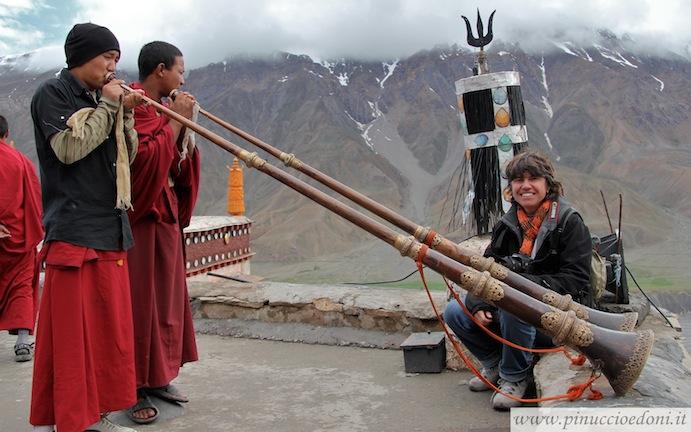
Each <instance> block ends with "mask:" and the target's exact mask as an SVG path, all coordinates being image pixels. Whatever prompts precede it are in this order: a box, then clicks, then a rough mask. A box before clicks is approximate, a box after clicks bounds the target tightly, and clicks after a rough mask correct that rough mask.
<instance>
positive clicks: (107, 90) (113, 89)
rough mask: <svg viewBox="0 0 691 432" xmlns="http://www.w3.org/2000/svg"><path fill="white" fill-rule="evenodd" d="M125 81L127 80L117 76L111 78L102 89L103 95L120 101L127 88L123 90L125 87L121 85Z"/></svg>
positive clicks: (115, 101) (116, 101)
mask: <svg viewBox="0 0 691 432" xmlns="http://www.w3.org/2000/svg"><path fill="white" fill-rule="evenodd" d="M124 83H125V81H123V80H119V79H117V78H113V79H111V80H109V81H108V82H107V83H106V85H104V86H103V88H102V89H101V97H104V98H106V99H109V100H111V101H113V102H114V103H118V101H119V100H120V98H121V97H122V95H123V94H125V90H123V88H122V87H121V86H120V84H124Z"/></svg>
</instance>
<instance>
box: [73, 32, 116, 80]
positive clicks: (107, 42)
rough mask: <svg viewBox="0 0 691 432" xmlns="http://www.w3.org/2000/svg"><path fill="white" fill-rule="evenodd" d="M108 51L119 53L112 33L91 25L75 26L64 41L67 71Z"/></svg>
mask: <svg viewBox="0 0 691 432" xmlns="http://www.w3.org/2000/svg"><path fill="white" fill-rule="evenodd" d="M110 50H116V51H117V52H120V44H119V43H118V40H117V39H116V38H115V35H114V34H113V32H111V31H110V30H108V29H107V28H105V27H102V26H100V25H96V24H92V23H83V24H75V26H74V27H72V30H70V32H69V33H68V34H67V39H66V40H65V57H67V69H72V68H74V67H77V66H81V65H83V64H84V63H86V62H88V61H89V60H91V59H92V58H94V57H96V56H97V55H99V54H102V53H104V52H106V51H110Z"/></svg>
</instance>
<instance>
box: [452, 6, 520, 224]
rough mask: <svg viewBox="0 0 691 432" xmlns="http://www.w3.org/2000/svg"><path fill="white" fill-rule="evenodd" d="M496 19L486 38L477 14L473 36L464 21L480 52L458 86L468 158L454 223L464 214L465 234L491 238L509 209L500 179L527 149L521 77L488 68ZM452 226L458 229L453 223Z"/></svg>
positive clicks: (491, 17) (466, 19)
mask: <svg viewBox="0 0 691 432" xmlns="http://www.w3.org/2000/svg"><path fill="white" fill-rule="evenodd" d="M495 12H496V11H495ZM493 19H494V12H492V14H491V15H490V18H489V25H488V30H487V33H486V34H483V25H482V19H481V18H480V12H479V11H478V15H477V31H478V36H477V37H475V36H474V35H473V32H472V29H471V28H470V22H469V21H468V18H466V17H463V20H464V21H465V24H466V30H467V33H468V44H469V45H470V46H473V47H477V48H480V51H479V52H478V53H477V54H476V57H475V66H474V68H473V73H474V76H472V77H468V78H462V79H459V80H458V81H456V96H457V101H458V110H459V115H460V126H461V131H462V133H463V146H464V147H465V152H464V155H465V157H464V159H463V160H462V162H461V170H460V178H459V185H460V186H461V187H460V188H459V194H460V195H461V196H457V197H456V198H457V199H456V202H457V203H459V204H458V207H457V208H456V209H454V218H456V217H457V216H458V215H459V214H460V216H461V220H460V222H461V224H462V225H464V226H465V227H466V228H467V229H466V231H475V233H477V234H486V233H488V232H489V231H490V230H491V229H492V227H493V225H494V223H496V222H497V221H498V220H499V218H501V216H502V215H503V214H504V213H505V212H506V211H508V209H509V208H510V206H511V204H510V203H509V201H507V200H506V199H505V197H504V195H503V193H502V191H503V189H504V188H505V187H506V186H507V185H508V181H507V180H506V179H505V178H503V176H502V174H503V172H504V170H505V167H506V164H507V163H508V161H510V160H511V158H513V156H514V155H515V154H517V153H518V152H520V151H522V150H523V149H524V148H525V147H526V146H527V145H528V131H527V128H526V121H525V109H524V107H523V97H522V95H521V83H520V76H519V74H518V72H513V71H509V72H495V73H491V72H490V70H489V65H488V63H487V56H486V53H485V50H484V47H485V46H486V45H488V44H489V43H490V42H491V40H492V36H493V35H492V20H493ZM451 225H459V224H458V223H454V222H453V221H452V223H451Z"/></svg>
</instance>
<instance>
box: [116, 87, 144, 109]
mask: <svg viewBox="0 0 691 432" xmlns="http://www.w3.org/2000/svg"><path fill="white" fill-rule="evenodd" d="M143 95H144V90H141V89H136V90H133V91H131V92H127V93H125V94H124V95H123V97H122V104H123V106H124V107H125V109H128V110H131V109H133V108H134V107H136V106H137V105H141V104H143V103H146V101H145V100H144V99H143V98H142V96H143Z"/></svg>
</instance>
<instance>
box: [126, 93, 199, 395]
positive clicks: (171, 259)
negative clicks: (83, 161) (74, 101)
mask: <svg viewBox="0 0 691 432" xmlns="http://www.w3.org/2000/svg"><path fill="white" fill-rule="evenodd" d="M132 87H133V88H141V85H139V84H138V83H135V84H133V85H132ZM134 120H135V129H136V130H137V133H138V135H139V149H138V150H137V157H136V158H135V160H134V163H133V164H132V167H131V170H132V207H133V210H132V211H131V212H130V223H131V225H132V233H133V234H134V241H135V246H134V247H133V248H132V249H130V250H129V252H128V257H129V266H130V267H129V272H130V285H131V290H132V314H133V318H134V335H135V360H136V372H137V388H152V387H163V386H165V385H168V384H169V383H170V382H171V381H172V380H173V379H174V378H175V377H177V375H178V372H179V369H180V367H181V366H182V365H183V364H184V363H187V362H192V361H196V360H197V358H198V357H197V346H196V341H195V336H194V327H193V323H192V313H191V310H190V305H189V296H188V293H187V281H186V279H185V260H184V244H183V239H182V230H183V228H184V227H186V226H187V225H189V223H190V219H191V218H192V210H193V208H194V204H195V202H196V199H197V192H198V190H199V172H200V157H199V151H198V150H196V149H195V150H194V152H192V154H190V155H188V157H187V158H185V159H183V160H181V159H180V155H179V153H178V150H177V146H176V143H175V142H174V140H173V130H172V128H171V127H170V125H169V124H168V122H169V120H168V117H166V116H164V115H160V114H159V113H157V112H156V109H155V108H154V107H153V106H148V105H140V106H138V107H136V108H135V111H134ZM171 184H174V186H171Z"/></svg>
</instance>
